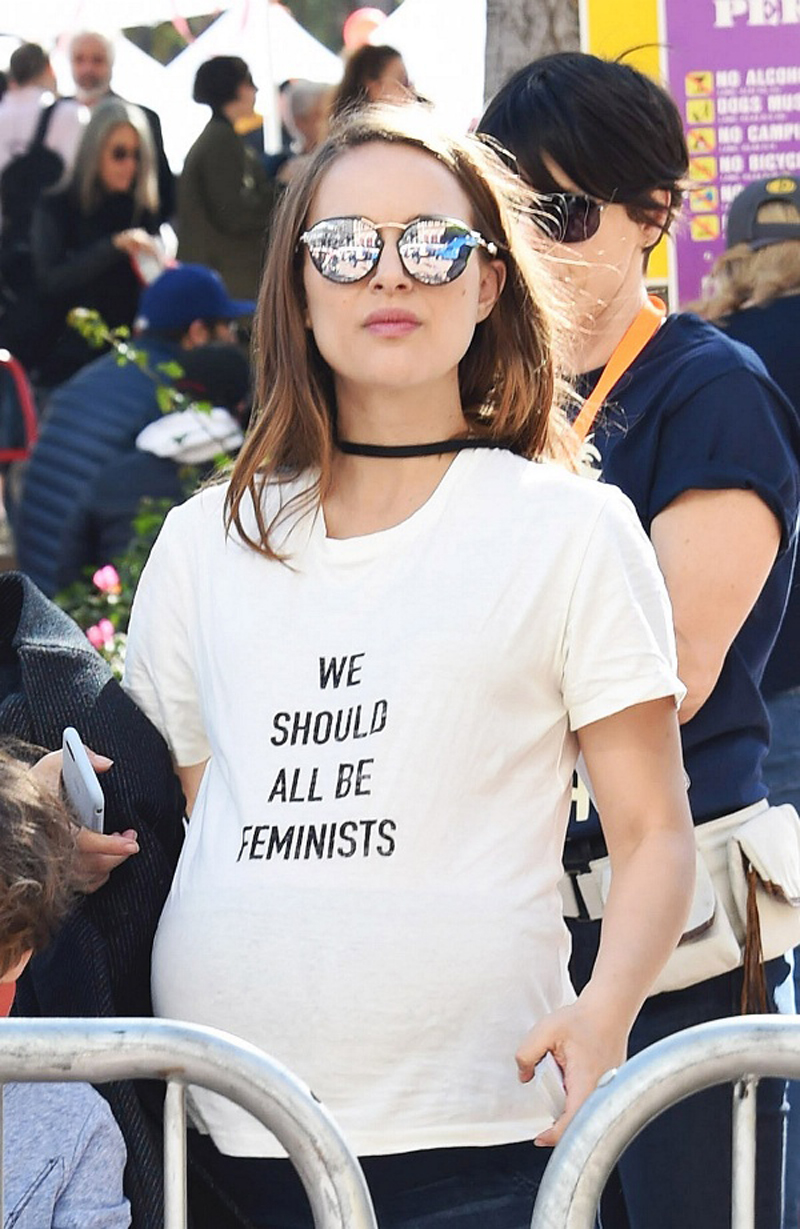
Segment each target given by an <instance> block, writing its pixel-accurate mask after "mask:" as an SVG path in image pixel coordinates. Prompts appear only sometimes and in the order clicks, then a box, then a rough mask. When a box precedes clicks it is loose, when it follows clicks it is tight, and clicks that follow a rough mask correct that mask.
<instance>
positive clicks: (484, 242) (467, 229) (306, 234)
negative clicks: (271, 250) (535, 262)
mask: <svg viewBox="0 0 800 1229" xmlns="http://www.w3.org/2000/svg"><path fill="white" fill-rule="evenodd" d="M332 222H364V223H366V225H367V226H369V227H371V228H372V230H373V231H374V232H375V235H376V238H377V243H376V244H375V248H374V252H375V259H374V261H373V262H372V264H371V265H370V267H369V268H368V269H367V270H366V272H364V273H362V274H361V275H360V277H348V278H338V277H331V276H330V275H329V274H327V273H323V271H322V269H320V267H319V265H318V264H317V262H316V260H315V259H314V256H313V253H312V251H311V242H312V239H313V234H314V231H315V230H316V229H317V227H318V226H324V225H325V224H326V223H327V224H330V223H332ZM420 222H443V223H445V224H446V225H447V226H453V227H457V228H458V229H459V230H460V231H461V232H462V233H463V235H464V237H465V238H466V239H467V240H469V242H468V243H467V247H468V249H469V250H468V253H467V257H466V260H465V261H464V263H463V265H462V266H461V268H460V269H459V270H458V272H457V273H454V274H453V276H452V277H445V278H443V279H442V280H441V281H440V282H432V281H428V280H426V279H425V278H423V277H420V276H419V273H418V272H415V271H414V270H412V269H410V268H409V267H408V265H407V264H406V262H405V260H404V259H403V253H402V251H401V244H402V242H403V237H404V235H405V234H406V232H407V231H409V230H410V229H411V227H412V226H416V225H417V224H418V223H420ZM382 230H399V231H400V234H399V235H398V237H397V255H398V258H399V260H400V264H401V265H402V266H403V269H404V270H405V272H406V273H407V274H408V276H409V277H410V278H413V280H414V281H415V282H419V283H420V285H422V286H447V285H449V284H450V283H451V282H454V281H455V280H456V278H457V277H460V276H461V274H462V273H463V272H464V270H465V269H466V267H467V261H468V260H469V257H470V256H471V254H472V252H473V251H475V249H476V248H483V249H484V251H485V252H486V253H487V255H489V256H493V257H494V256H496V255H497V251H498V248H497V244H496V243H494V242H493V241H492V240H491V239H484V237H483V235H482V234H481V233H480V232H479V231H477V230H475V229H474V228H473V227H471V226H468V225H467V223H466V222H462V221H461V219H460V218H450V217H445V216H443V215H441V214H436V213H424V214H420V215H419V217H416V218H412V219H411V221H410V222H381V223H376V222H373V221H372V219H371V218H365V217H364V216H363V215H362V214H358V213H347V214H340V215H337V216H335V217H332V218H320V220H319V222H315V223H314V225H313V226H310V227H309V229H308V230H306V231H303V233H302V235H301V236H300V238H299V239H298V241H297V246H298V248H300V247H301V246H303V247H305V248H306V249H307V250H308V255H309V258H310V260H311V263H312V265H313V266H314V268H315V269H316V270H317V273H319V275H320V277H324V278H325V280H326V281H327V282H333V283H334V285H337V286H355V285H356V284H357V283H358V282H363V281H364V280H365V278H368V277H370V276H371V275H372V274H373V273H374V272H375V270H376V269H377V267H378V262H379V261H380V258H381V252H382V251H383V249H384V247H385V246H386V245H385V242H384V240H383V238H382V236H381V231H382Z"/></svg>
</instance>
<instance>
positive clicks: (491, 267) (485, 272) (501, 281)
mask: <svg viewBox="0 0 800 1229" xmlns="http://www.w3.org/2000/svg"><path fill="white" fill-rule="evenodd" d="M505 284H506V267H505V265H504V264H503V262H502V260H486V261H483V262H482V264H481V281H480V286H479V288H478V315H477V322H478V324H480V322H481V321H482V320H485V319H486V317H487V316H489V315H491V312H492V308H493V307H494V305H495V303H496V302H497V300H498V299H499V298H500V295H501V294H502V293H503V287H504V286H505Z"/></svg>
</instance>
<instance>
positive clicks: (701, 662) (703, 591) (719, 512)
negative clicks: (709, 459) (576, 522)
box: [650, 490, 781, 723]
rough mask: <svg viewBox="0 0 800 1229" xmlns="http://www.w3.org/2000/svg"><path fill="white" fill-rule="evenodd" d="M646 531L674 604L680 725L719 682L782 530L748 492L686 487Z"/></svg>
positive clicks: (752, 605) (688, 718)
mask: <svg viewBox="0 0 800 1229" xmlns="http://www.w3.org/2000/svg"><path fill="white" fill-rule="evenodd" d="M650 536H651V539H652V542H653V546H654V547H655V551H656V555H657V556H658V562H659V566H660V568H661V571H662V572H663V574H664V579H665V581H666V584H667V591H668V593H669V596H670V601H671V602H672V611H673V617H674V620H675V636H676V640H677V645H678V674H679V675H680V678H681V680H682V682H683V683H684V685H685V687H686V688H687V692H688V694H687V696H686V699H685V700H684V702H683V705H682V707H681V712H680V720H681V723H685V722H687V721H691V719H692V717H694V716H695V715H696V713H697V712H698V711H699V710H700V709H701V708H702V707H703V705H704V704H705V702H706V700H707V699H708V697H709V696H710V695H711V693H712V691H713V690H714V688H715V686H716V684H717V679H718V678H719V676H720V672H721V670H722V667H723V664H724V662H725V657H726V654H727V652H728V650H729V648H730V647H731V645H732V643H733V641H734V640H735V638H736V636H737V635H738V633H739V631H740V630H741V628H742V625H743V623H744V622H745V620H746V618H747V616H748V615H749V614H750V611H751V610H752V609H753V607H754V605H755V603H756V601H757V600H758V596H759V594H760V593H761V590H762V589H763V587H764V584H765V582H766V579H767V577H768V576H769V573H770V570H771V568H772V565H773V564H774V562H775V558H776V556H777V553H778V548H779V546H780V539H781V528H780V524H779V523H778V520H777V518H776V516H775V515H774V513H773V512H772V511H771V510H770V509H769V508H768V507H767V505H766V504H765V503H764V501H763V500H762V499H761V498H760V496H758V495H756V494H755V492H754V491H746V490H722V491H701V490H690V491H686V492H684V494H683V495H679V496H678V498H677V499H674V500H673V501H672V503H670V504H669V505H668V506H667V507H666V508H665V509H664V511H663V512H660V513H659V515H658V516H657V517H656V518H655V519H654V521H653V524H652V527H651V533H650Z"/></svg>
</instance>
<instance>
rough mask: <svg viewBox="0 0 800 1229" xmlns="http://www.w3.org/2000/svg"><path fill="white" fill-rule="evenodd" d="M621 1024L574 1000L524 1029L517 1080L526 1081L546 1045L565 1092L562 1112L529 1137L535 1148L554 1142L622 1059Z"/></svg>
mask: <svg viewBox="0 0 800 1229" xmlns="http://www.w3.org/2000/svg"><path fill="white" fill-rule="evenodd" d="M627 1027H628V1022H627V1021H624V1020H622V1019H619V1020H616V1019H610V1020H607V1021H603V1020H602V1019H601V1018H600V1017H599V1014H598V1013H597V1012H596V1011H595V1010H594V1009H593V1007H591V1006H590V1004H589V1003H586V1002H584V1001H582V999H578V1001H577V1002H576V1003H572V1004H571V1005H570V1006H568V1007H562V1008H561V1009H560V1010H559V1011H554V1012H553V1013H552V1015H549V1016H545V1018H544V1019H543V1020H540V1021H539V1023H538V1024H537V1025H536V1027H535V1028H534V1029H532V1030H531V1031H530V1033H528V1036H527V1037H526V1038H525V1040H524V1041H523V1043H522V1045H521V1046H520V1047H519V1049H518V1050H517V1054H516V1059H517V1068H518V1071H519V1078H520V1080H521V1081H522V1083H523V1084H527V1083H528V1081H529V1080H531V1079H532V1078H533V1072H534V1067H535V1066H536V1064H537V1063H538V1062H539V1061H540V1059H542V1058H544V1056H545V1054H547V1052H548V1050H549V1051H550V1053H551V1054H552V1055H553V1057H554V1058H555V1060H556V1062H557V1063H558V1065H559V1067H560V1068H561V1075H562V1079H563V1081H564V1089H565V1091H566V1096H567V1101H566V1106H565V1108H564V1113H563V1114H562V1115H561V1117H560V1118H559V1119H558V1120H557V1122H556V1123H555V1125H554V1126H552V1127H550V1128H549V1129H548V1130H547V1131H543V1132H542V1134H541V1135H537V1137H536V1139H535V1140H534V1143H535V1144H536V1146H537V1147H539V1148H552V1147H553V1146H554V1145H555V1144H557V1143H558V1141H559V1140H560V1139H561V1136H562V1135H563V1134H564V1131H565V1130H566V1128H567V1126H568V1124H569V1123H570V1122H571V1121H572V1119H573V1118H574V1116H575V1114H576V1113H577V1112H578V1110H579V1109H580V1107H581V1106H582V1105H583V1103H584V1101H585V1100H586V1098H587V1097H588V1096H589V1094H590V1093H592V1092H594V1090H595V1088H596V1087H597V1083H598V1080H599V1079H600V1077H601V1076H602V1075H605V1073H606V1072H607V1071H610V1070H612V1069H613V1068H614V1067H619V1066H620V1065H621V1064H622V1063H623V1062H624V1061H625V1052H626V1046H627V1040H628V1037H627Z"/></svg>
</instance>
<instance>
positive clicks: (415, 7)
mask: <svg viewBox="0 0 800 1229" xmlns="http://www.w3.org/2000/svg"><path fill="white" fill-rule="evenodd" d="M370 42H371V43H388V44H389V46H391V47H396V48H397V50H398V51H399V52H400V53H401V55H402V57H403V59H404V61H405V63H406V67H407V68H408V72H409V76H410V77H411V80H412V81H413V83H414V85H415V87H416V89H417V90H419V92H420V94H423V95H424V96H425V97H426V98H429V99H430V100H431V102H433V103H435V104H436V109H437V111H438V112H439V113H440V115H441V117H442V121H443V122H444V123H445V124H447V125H452V126H454V127H457V128H460V129H462V130H464V129H467V128H469V126H470V125H471V124H472V123H474V122H475V121H476V120H478V119H479V118H480V115H481V113H482V111H483V89H484V80H485V72H484V56H485V52H486V0H403V3H402V4H401V5H400V7H399V8H397V9H395V11H394V12H393V13H392V14H391V15H390V16H389V17H387V18H386V20H385V21H383V22H381V24H380V25H379V26H378V28H377V29H376V30H375V31H374V33H373V34H372V35H371V36H370Z"/></svg>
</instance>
